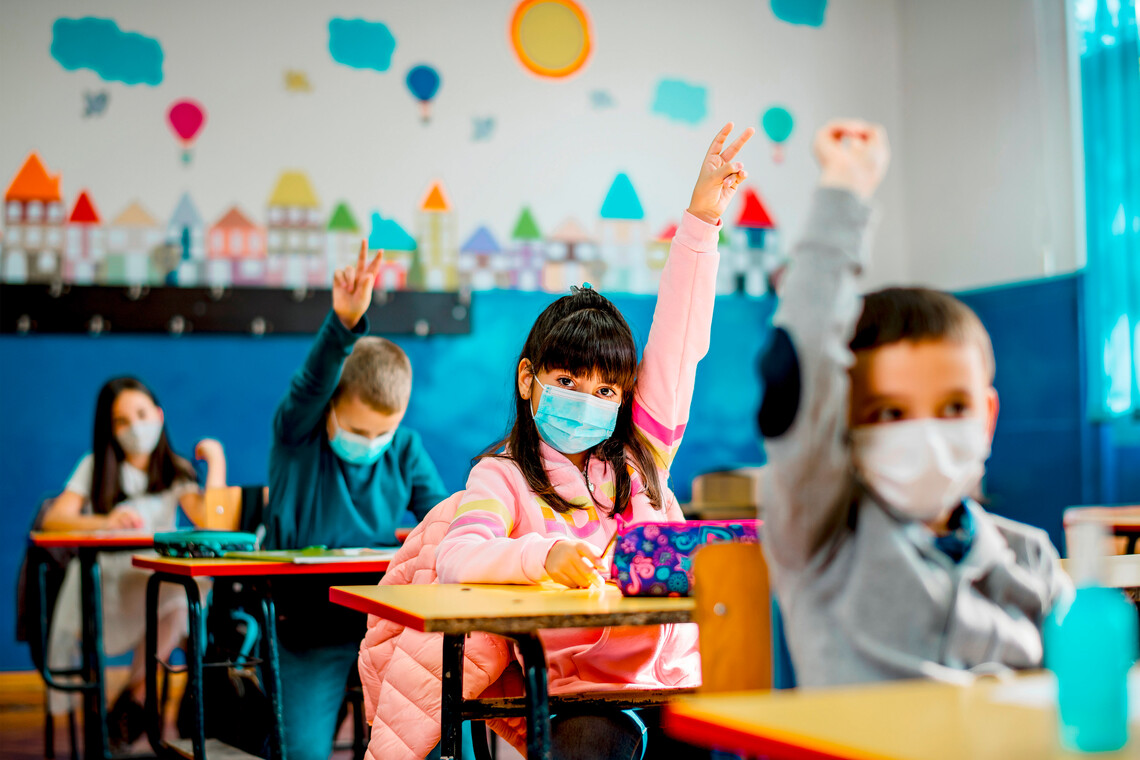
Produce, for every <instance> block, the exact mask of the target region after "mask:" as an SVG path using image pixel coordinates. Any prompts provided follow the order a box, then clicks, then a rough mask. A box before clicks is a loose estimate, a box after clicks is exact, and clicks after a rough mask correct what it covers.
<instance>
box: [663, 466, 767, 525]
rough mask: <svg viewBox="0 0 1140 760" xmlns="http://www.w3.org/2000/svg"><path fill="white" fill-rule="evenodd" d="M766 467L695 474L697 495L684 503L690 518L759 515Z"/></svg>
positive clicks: (724, 518)
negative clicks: (762, 476)
mask: <svg viewBox="0 0 1140 760" xmlns="http://www.w3.org/2000/svg"><path fill="white" fill-rule="evenodd" d="M762 470H763V468H762V467H742V468H739V469H736V470H723V471H718V472H706V473H704V474H703V475H698V476H697V477H695V478H693V484H692V488H693V496H692V500H691V501H690V502H689V503H688V504H684V505H682V507H681V511H682V512H684V513H685V517H687V518H688V519H690V520H692V519H699V520H742V519H753V518H755V517H756V513H757V510H758V505H759V504H760V483H761V471H762Z"/></svg>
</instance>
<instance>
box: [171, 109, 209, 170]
mask: <svg viewBox="0 0 1140 760" xmlns="http://www.w3.org/2000/svg"><path fill="white" fill-rule="evenodd" d="M166 120H167V122H169V123H170V128H171V129H172V130H173V131H174V134H175V135H176V136H177V137H178V140H179V142H181V143H182V163H184V164H189V163H190V159H191V158H192V157H193V154H192V153H191V150H190V148H191V146H192V145H193V144H194V140H195V139H197V137H198V133H199V132H201V131H202V127H203V125H205V123H206V109H205V108H203V107H202V104H201V103H199V102H198V101H196V100H190V99H188V98H187V99H184V100H179V101H176V102H174V103H173V104H172V105H171V106H170V110H169V111H167V112H166Z"/></svg>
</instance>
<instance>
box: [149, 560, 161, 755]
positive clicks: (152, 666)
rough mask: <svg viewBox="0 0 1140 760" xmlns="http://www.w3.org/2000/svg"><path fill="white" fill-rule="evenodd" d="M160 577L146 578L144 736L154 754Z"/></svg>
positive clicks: (158, 747)
mask: <svg viewBox="0 0 1140 760" xmlns="http://www.w3.org/2000/svg"><path fill="white" fill-rule="evenodd" d="M161 587H162V578H160V577H159V576H158V574H156V573H155V574H151V576H150V577H149V578H147V579H146V736H147V739H148V740H150V746H151V749H153V750H154V751H155V753H156V754H159V753H161V751H162V717H163V716H162V710H161V709H160V708H159V706H158V591H159V589H160V588H161Z"/></svg>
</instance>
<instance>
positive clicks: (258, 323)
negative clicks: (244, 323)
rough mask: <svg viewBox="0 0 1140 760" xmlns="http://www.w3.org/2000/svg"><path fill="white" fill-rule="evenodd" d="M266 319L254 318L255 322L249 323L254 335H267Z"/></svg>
mask: <svg viewBox="0 0 1140 760" xmlns="http://www.w3.org/2000/svg"><path fill="white" fill-rule="evenodd" d="M265 328H266V325H265V318H264V317H254V318H253V321H252V322H250V323H249V331H250V332H251V333H253V334H254V335H265Z"/></svg>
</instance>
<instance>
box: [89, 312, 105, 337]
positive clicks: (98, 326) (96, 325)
mask: <svg viewBox="0 0 1140 760" xmlns="http://www.w3.org/2000/svg"><path fill="white" fill-rule="evenodd" d="M108 327H109V325H108V324H107V323H106V322H105V321H104V319H103V317H102V316H101V315H99V314H96V315H95V316H93V317H91V319H89V320H88V321H87V332H89V333H91V334H92V335H99V334H101V333H102V332H103V331H104V330H105V329H107V328H108Z"/></svg>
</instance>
